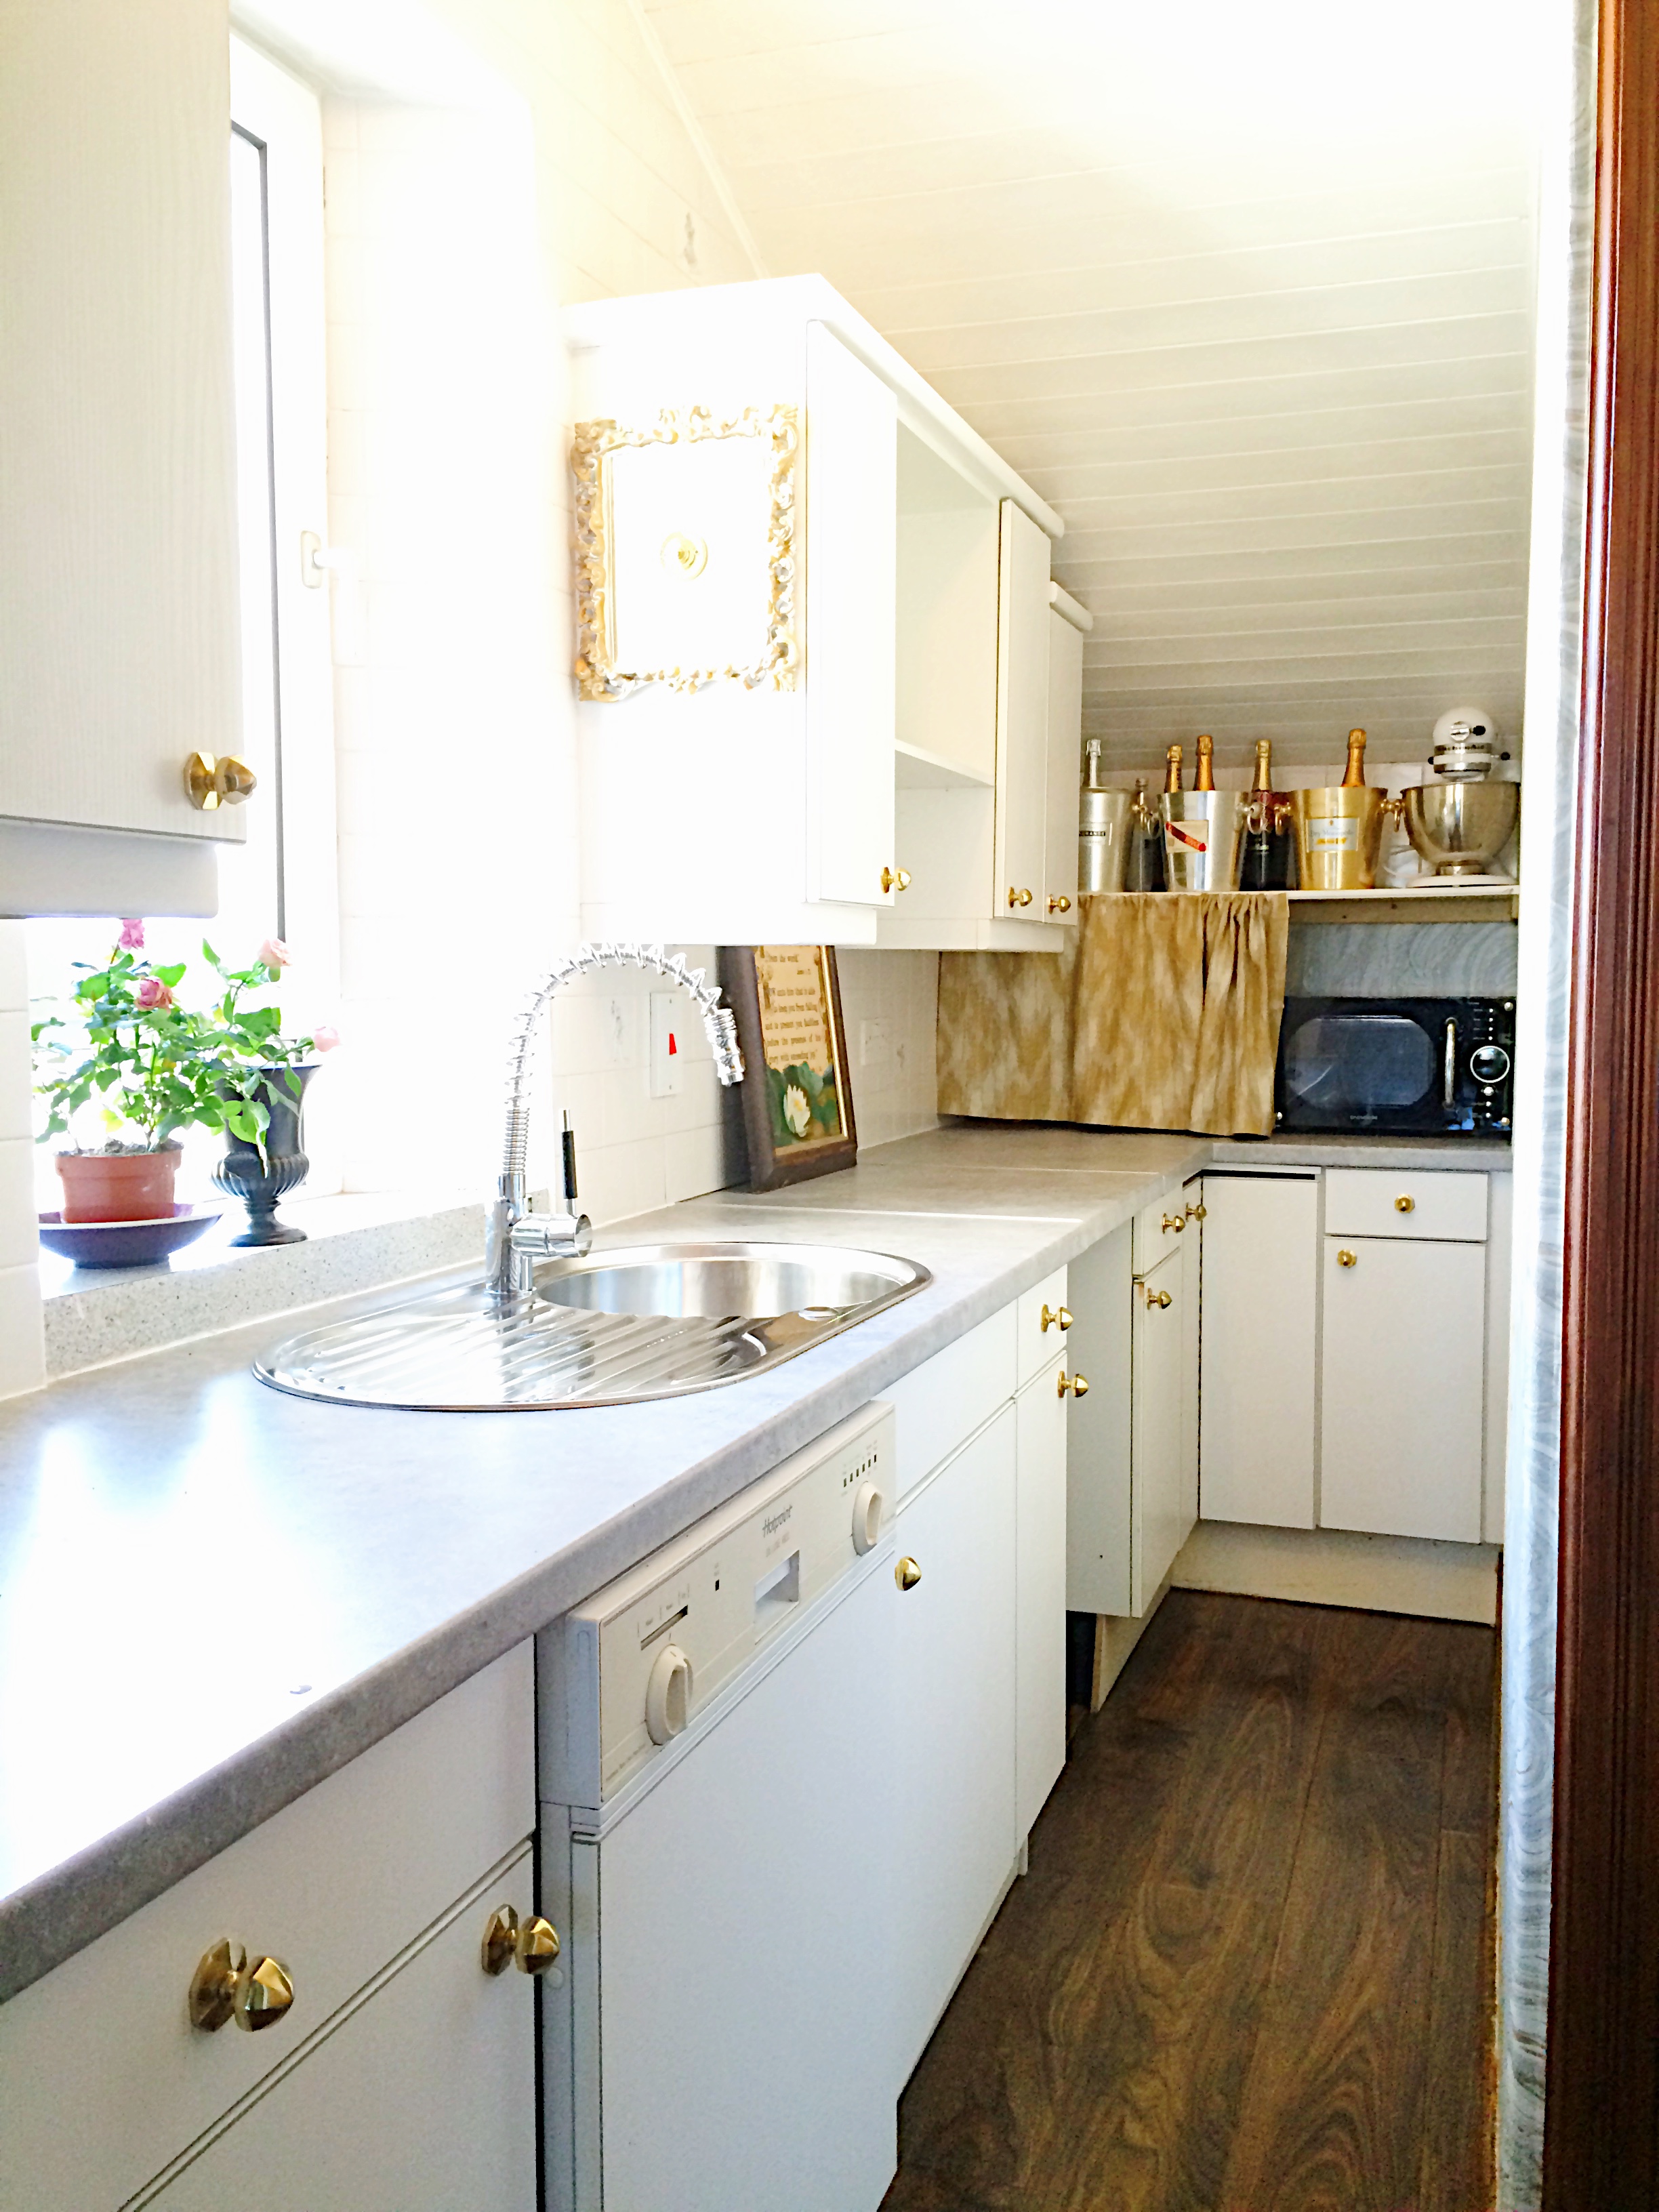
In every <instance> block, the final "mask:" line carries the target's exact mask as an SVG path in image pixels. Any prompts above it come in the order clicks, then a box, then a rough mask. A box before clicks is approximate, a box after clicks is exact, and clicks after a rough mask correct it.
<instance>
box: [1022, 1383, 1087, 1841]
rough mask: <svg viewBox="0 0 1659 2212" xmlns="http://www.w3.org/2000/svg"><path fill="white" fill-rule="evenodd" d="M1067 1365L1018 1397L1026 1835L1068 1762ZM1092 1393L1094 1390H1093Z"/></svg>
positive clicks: (1027, 1388) (1024, 1817) (1029, 1384)
mask: <svg viewBox="0 0 1659 2212" xmlns="http://www.w3.org/2000/svg"><path fill="white" fill-rule="evenodd" d="M1068 1381H1069V1377H1068V1376H1067V1374H1066V1367H1065V1364H1064V1362H1063V1361H1061V1360H1060V1359H1058V1358H1055V1359H1053V1360H1051V1361H1050V1363H1049V1364H1048V1366H1046V1367H1045V1368H1044V1369H1043V1370H1042V1373H1041V1374H1040V1375H1039V1376H1037V1378H1036V1381H1035V1382H1034V1383H1027V1384H1026V1386H1025V1388H1024V1389H1023V1390H1022V1391H1021V1392H1020V1394H1019V1396H1018V1398H1017V1399H1016V1400H1015V1401H1014V1462H1015V1514H1014V1619H1015V1632H1016V1635H1017V1637H1018V1651H1017V1654H1016V1657H1015V1664H1014V1680H1015V1685H1016V1688H1017V1692H1018V1712H1017V1713H1016V1715H1015V1718H1014V1833H1015V1835H1016V1837H1022V1836H1028V1835H1029V1834H1030V1832H1031V1827H1032V1824H1033V1823H1034V1822H1035V1820H1036V1816H1037V1814H1039V1813H1040V1812H1041V1811H1042V1808H1043V1806H1044V1805H1045V1804H1046V1803H1047V1802H1048V1792H1049V1791H1050V1790H1052V1789H1053V1788H1054V1784H1055V1783H1056V1782H1058V1781H1059V1779H1060V1769H1061V1767H1063V1766H1064V1765H1065V1764H1066V1421H1067V1415H1068V1412H1069V1409H1070V1407H1071V1404H1072V1399H1071V1395H1070V1393H1069V1390H1066V1389H1062V1388H1061V1385H1062V1383H1066V1382H1068ZM1091 1395H1092V1391H1091Z"/></svg>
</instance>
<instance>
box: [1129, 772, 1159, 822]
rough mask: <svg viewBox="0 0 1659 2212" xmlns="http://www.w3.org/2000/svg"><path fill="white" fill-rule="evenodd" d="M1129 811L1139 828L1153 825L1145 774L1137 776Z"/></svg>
mask: <svg viewBox="0 0 1659 2212" xmlns="http://www.w3.org/2000/svg"><path fill="white" fill-rule="evenodd" d="M1129 813H1130V816H1131V817H1132V819H1133V823H1134V825H1135V827H1136V829H1152V827H1153V823H1152V808H1151V807H1150V806H1148V805H1147V804H1146V777H1145V776H1144V775H1138V776H1137V777H1136V778H1135V795H1134V797H1133V799H1131V800H1130V802H1129Z"/></svg>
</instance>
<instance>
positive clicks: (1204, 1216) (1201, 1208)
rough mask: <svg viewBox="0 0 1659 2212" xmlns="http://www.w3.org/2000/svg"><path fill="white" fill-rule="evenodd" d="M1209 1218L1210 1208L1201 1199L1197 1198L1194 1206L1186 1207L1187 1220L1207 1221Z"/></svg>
mask: <svg viewBox="0 0 1659 2212" xmlns="http://www.w3.org/2000/svg"><path fill="white" fill-rule="evenodd" d="M1187 1218H1188V1221H1207V1220H1208V1219H1209V1218H1210V1209H1209V1207H1208V1206H1206V1205H1205V1203H1204V1201H1203V1200H1202V1199H1200V1200H1199V1202H1198V1204H1197V1205H1196V1206H1188V1208H1187Z"/></svg>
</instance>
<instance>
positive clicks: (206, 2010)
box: [189, 1941, 294, 2035]
mask: <svg viewBox="0 0 1659 2212" xmlns="http://www.w3.org/2000/svg"><path fill="white" fill-rule="evenodd" d="M189 2002H190V2024H191V2027H199V2028H203V2029H204V2030H205V2031H206V2033H208V2034H209V2035H213V2034H216V2033H217V2032H218V2030H219V2029H220V2028H222V2027H223V2026H224V2024H225V2022H226V2021H228V2020H234V2021H235V2023H236V2025H237V2027H241V2028H246V2030H247V2031H248V2033H250V2034H252V2033H257V2031H258V2029H260V2028H262V2027H275V2026H276V2022H277V2021H279V2020H280V2019H281V2018H282V2017H283V2014H284V2013H285V2012H286V2011H287V2010H288V2009H289V2006H290V2005H291V2004H292V2003H293V2002H294V1984H293V1982H292V1981H291V1980H290V1979H289V1972H288V1969H287V1967H286V1966H283V1963H282V1961H281V1960H279V1959H270V1958H266V1957H265V1956H264V1955H263V1954H261V1955H260V1956H259V1957H258V1958H257V1959H256V1960H254V1961H253V1963H252V1966H250V1965H249V1964H248V1960H247V1954H246V1951H244V1950H243V1948H242V1947H241V1945H240V1943H232V1942H228V1941H222V1942H217V1943H216V1944H214V1945H213V1947H212V1948H211V1949H210V1950H207V1951H204V1952H203V1954H202V1956H201V1959H200V1960H199V1961H198V1962H197V1968H196V1972H195V1973H194V1975H193V1976H192V1977H191V1984H190V2000H189Z"/></svg>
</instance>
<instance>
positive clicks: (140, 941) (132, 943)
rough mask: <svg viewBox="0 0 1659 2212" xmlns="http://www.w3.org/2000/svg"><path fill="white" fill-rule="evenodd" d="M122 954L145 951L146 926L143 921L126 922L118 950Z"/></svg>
mask: <svg viewBox="0 0 1659 2212" xmlns="http://www.w3.org/2000/svg"><path fill="white" fill-rule="evenodd" d="M116 949H117V951H121V952H142V951H143V949H144V925H143V922H142V921H124V922H123V923H122V924H121V941H120V944H119V945H118V947H117V948H116Z"/></svg>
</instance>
